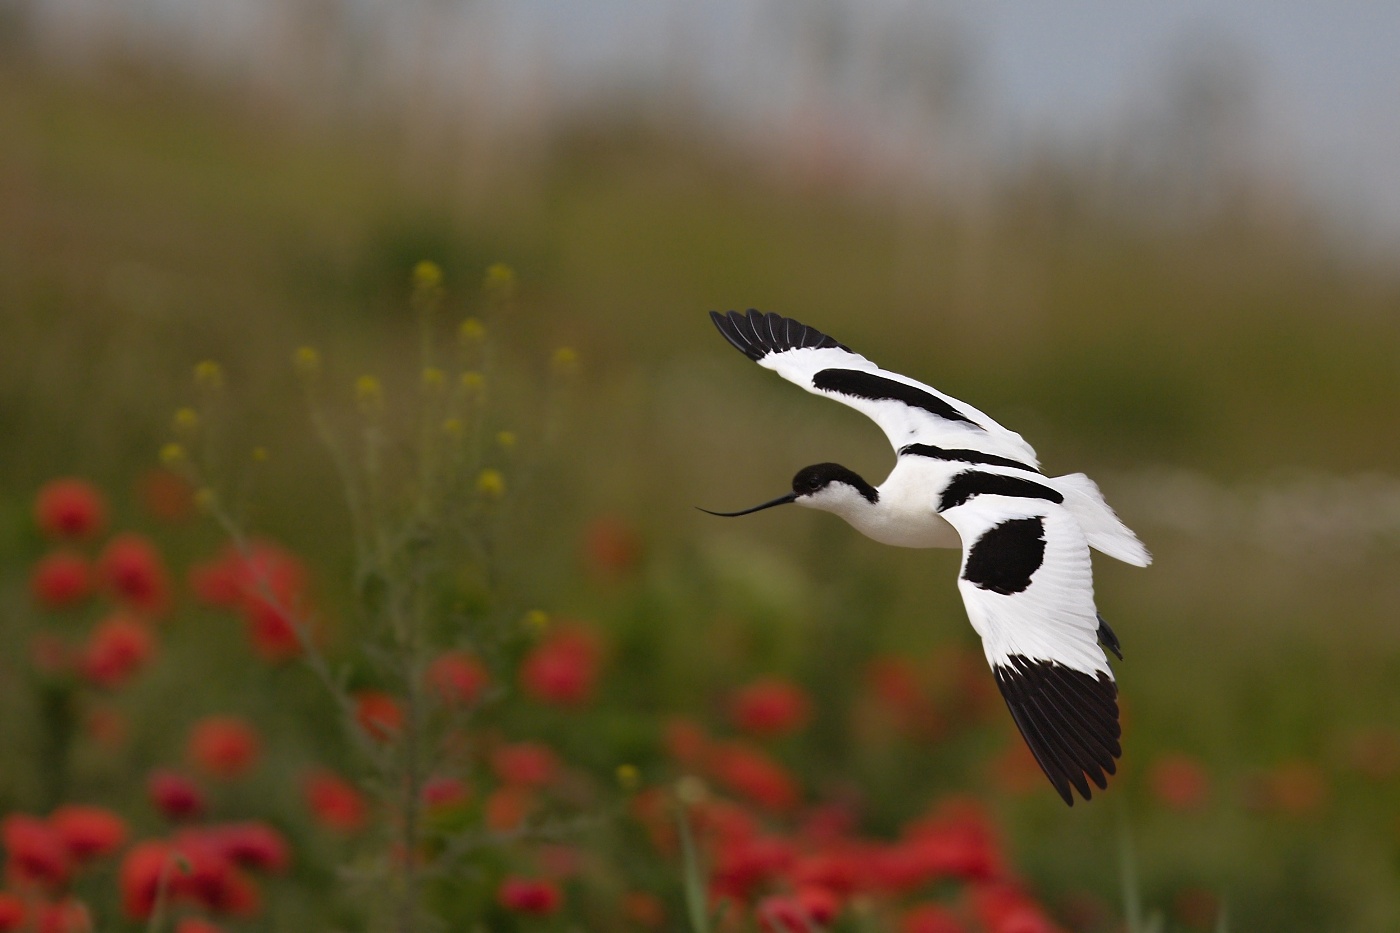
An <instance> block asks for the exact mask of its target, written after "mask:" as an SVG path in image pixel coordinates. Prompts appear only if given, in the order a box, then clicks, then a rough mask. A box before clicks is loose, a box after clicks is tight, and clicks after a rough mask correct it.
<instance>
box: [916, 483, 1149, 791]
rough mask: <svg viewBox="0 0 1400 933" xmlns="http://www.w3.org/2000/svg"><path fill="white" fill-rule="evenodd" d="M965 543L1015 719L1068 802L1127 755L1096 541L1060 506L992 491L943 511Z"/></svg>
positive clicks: (981, 626)
mask: <svg viewBox="0 0 1400 933" xmlns="http://www.w3.org/2000/svg"><path fill="white" fill-rule="evenodd" d="M941 514H942V515H943V517H944V518H945V519H947V520H948V522H949V523H950V524H952V525H953V527H954V528H956V529H957V530H958V534H959V535H960V536H961V537H962V542H963V559H962V566H961V568H960V571H959V574H958V589H959V591H960V592H961V593H962V597H963V603H964V604H965V605H966V606H967V614H968V618H969V619H970V620H971V622H972V627H973V628H974V629H976V631H977V634H978V635H980V636H981V637H982V646H983V650H984V651H985V652H986V656H987V662H988V663H989V664H990V665H991V667H992V672H993V674H994V675H995V676H996V681H997V686H998V687H999V688H1000V689H1001V695H1002V697H1004V698H1005V700H1006V705H1007V707H1008V708H1009V709H1010V710H1011V716H1012V719H1014V720H1015V722H1016V727H1017V728H1018V729H1019V730H1020V732H1021V735H1022V737H1023V738H1025V740H1026V744H1027V745H1029V746H1030V749H1031V752H1032V753H1033V754H1034V755H1035V759H1036V761H1037V762H1039V764H1040V767H1041V769H1042V770H1044V772H1045V774H1046V776H1047V777H1048V778H1049V779H1050V782H1051V783H1052V784H1053V785H1054V786H1055V789H1056V790H1057V791H1058V792H1059V794H1060V796H1061V797H1063V798H1064V800H1065V803H1068V804H1070V805H1073V803H1074V795H1073V794H1072V793H1071V788H1073V789H1074V790H1077V791H1079V794H1080V796H1082V797H1083V798H1084V799H1086V800H1087V799H1089V797H1090V795H1091V791H1090V788H1089V783H1090V782H1093V783H1094V784H1096V785H1098V786H1099V787H1100V788H1103V787H1106V786H1107V780H1108V779H1107V776H1108V775H1110V774H1113V773H1114V771H1115V770H1116V766H1115V764H1114V761H1115V759H1117V758H1118V757H1119V755H1121V754H1122V749H1121V747H1120V745H1119V742H1118V739H1119V736H1120V735H1121V730H1120V728H1119V724H1118V687H1117V684H1116V683H1115V682H1114V679H1113V672H1112V671H1111V670H1110V669H1109V666H1108V659H1107V658H1106V657H1105V656H1104V653H1103V651H1102V649H1100V647H1099V644H1098V630H1099V625H1100V621H1099V618H1098V613H1097V612H1096V611H1095V608H1094V584H1093V577H1092V572H1091V567H1090V562H1089V546H1088V544H1087V542H1086V541H1085V538H1084V533H1083V532H1082V531H1081V530H1080V528H1079V525H1078V523H1077V522H1076V521H1075V520H1074V517H1073V516H1072V515H1070V514H1069V513H1068V512H1067V511H1066V510H1065V509H1064V507H1063V506H1062V505H1060V504H1058V503H1056V502H1053V501H1049V500H1046V499H1041V498H1037V497H1035V496H1026V497H1020V496H1016V495H1005V494H995V493H990V492H989V493H986V494H982V495H974V496H972V497H971V498H968V499H966V500H964V501H961V502H957V504H953V505H951V506H948V507H946V508H944V509H942V510H941Z"/></svg>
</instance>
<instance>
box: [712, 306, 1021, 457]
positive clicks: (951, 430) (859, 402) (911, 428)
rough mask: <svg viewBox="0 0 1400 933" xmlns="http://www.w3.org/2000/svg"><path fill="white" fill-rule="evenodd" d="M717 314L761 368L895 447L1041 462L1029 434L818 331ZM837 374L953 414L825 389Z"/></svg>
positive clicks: (770, 318)
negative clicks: (840, 409) (855, 415)
mask: <svg viewBox="0 0 1400 933" xmlns="http://www.w3.org/2000/svg"><path fill="white" fill-rule="evenodd" d="M711 317H712V318H713V319H714V322H715V326H716V327H718V328H719V331H720V333H722V334H723V335H724V336H725V338H726V339H727V340H728V341H729V342H730V343H732V344H733V345H734V346H735V347H737V348H738V349H740V350H741V351H743V352H744V353H745V354H746V355H748V357H749V358H750V359H752V360H754V361H756V362H757V363H758V364H759V365H760V366H762V367H764V368H766V369H771V370H773V371H774V372H775V373H777V374H778V375H780V376H782V377H783V378H784V379H786V380H788V381H789V382H792V383H794V384H796V385H799V386H801V387H802V388H804V389H806V390H807V391H808V392H811V393H813V394H816V395H822V396H825V397H826V398H829V399H833V400H835V401H838V402H840V403H841V404H843V405H848V406H850V407H851V408H854V409H855V410H856V411H859V412H860V413H861V414H863V415H865V416H866V417H868V418H870V419H871V420H872V421H874V422H875V423H876V424H877V425H879V427H880V430H882V431H884V432H885V436H886V437H888V438H889V440H890V443H891V444H892V445H893V446H894V448H895V450H899V449H900V448H902V447H905V446H907V445H909V444H927V445H931V446H935V447H955V448H966V449H971V450H979V451H982V452H983V453H988V454H994V455H997V456H1002V457H1009V458H1012V459H1015V460H1018V461H1020V462H1023V463H1025V464H1027V465H1028V466H1032V467H1035V466H1039V461H1038V460H1037V458H1036V454H1035V450H1034V448H1032V447H1031V445H1030V444H1028V443H1026V441H1025V438H1023V437H1021V435H1019V434H1017V433H1016V432H1015V431H1011V430H1008V429H1007V428H1004V427H1002V426H1001V425H1000V424H998V423H997V422H996V421H995V420H993V419H992V418H991V417H989V416H988V415H987V414H986V413H985V412H982V411H979V410H977V409H976V408H973V407H972V406H971V405H968V404H967V403H966V402H962V401H959V400H958V399H955V398H953V397H952V396H950V395H945V394H944V393H942V392H939V391H938V390H937V389H934V388H932V387H931V386H927V385H924V384H923V383H922V382H918V381H916V380H914V379H910V378H909V377H908V376H903V375H900V374H899V373H894V372H890V371H889V370H885V369H881V368H880V367H879V366H876V365H875V364H874V363H872V362H871V361H870V360H868V359H866V358H865V357H863V356H861V355H860V354H859V353H856V352H855V351H854V350H851V349H850V348H848V347H845V346H842V345H841V344H838V343H837V342H836V341H835V340H833V339H832V338H830V337H827V336H826V335H825V334H822V333H821V332H820V331H817V330H816V329H815V328H812V327H808V326H807V325H804V324H801V323H800V322H798V321H794V320H792V319H791V318H784V317H779V316H778V315H776V314H760V313H759V312H757V311H749V312H748V313H747V314H740V313H739V312H737V311H730V312H729V313H728V314H727V315H722V314H719V313H718V312H711ZM832 371H836V372H838V373H839V372H841V371H848V372H853V373H858V374H866V375H868V376H873V377H876V379H878V380H880V381H882V382H883V383H887V384H893V385H894V386H897V387H907V388H908V389H910V390H913V393H915V394H917V393H923V394H924V395H927V396H931V397H932V399H935V400H937V401H936V403H934V404H933V405H932V406H931V407H934V408H937V407H940V406H939V404H938V403H941V405H942V406H947V409H948V410H949V411H950V412H951V413H953V414H954V415H955V417H951V418H950V417H942V416H940V415H938V414H936V413H934V412H933V411H930V410H927V409H926V408H921V407H918V406H917V405H915V404H910V403H909V402H907V401H900V400H897V399H891V398H885V399H879V398H869V397H862V396H860V395H855V394H850V393H847V392H841V391H836V390H833V389H829V388H823V387H821V385H819V380H818V377H819V374H822V373H830V372H832ZM962 419H966V420H962Z"/></svg>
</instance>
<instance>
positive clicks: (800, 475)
mask: <svg viewBox="0 0 1400 933" xmlns="http://www.w3.org/2000/svg"><path fill="white" fill-rule="evenodd" d="M832 483H845V484H846V485H847V486H850V487H852V488H854V489H855V490H856V492H858V493H860V494H861V495H862V496H864V497H865V499H866V501H868V502H870V503H872V504H873V503H874V502H875V501H876V500H878V499H879V498H880V493H879V492H878V491H877V490H876V489H875V487H874V486H872V485H870V484H869V483H867V482H866V481H865V480H864V479H863V478H862V477H861V476H860V474H858V473H856V472H855V471H854V470H848V469H846V468H845V467H843V466H842V465H841V464H839V463H815V464H813V465H812V466H809V467H803V468H802V469H800V470H798V471H797V475H796V476H794V477H793V478H792V491H793V492H794V493H795V494H796V495H798V496H810V495H812V494H814V493H818V492H821V491H822V490H823V489H825V488H826V487H828V486H830V485H831V484H832Z"/></svg>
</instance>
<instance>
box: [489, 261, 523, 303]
mask: <svg viewBox="0 0 1400 933" xmlns="http://www.w3.org/2000/svg"><path fill="white" fill-rule="evenodd" d="M481 287H482V290H483V291H484V292H486V297H487V299H488V300H490V301H492V302H495V303H498V304H499V303H504V302H507V301H510V300H511V299H512V298H514V297H515V270H514V269H512V268H511V267H510V266H508V265H506V264H505V263H503V262H497V263H493V264H492V265H491V267H490V268H489V269H487V270H486V280H485V281H484V282H482V285H481Z"/></svg>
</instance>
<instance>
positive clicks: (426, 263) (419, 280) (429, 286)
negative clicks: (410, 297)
mask: <svg viewBox="0 0 1400 933" xmlns="http://www.w3.org/2000/svg"><path fill="white" fill-rule="evenodd" d="M413 287H414V288H415V289H417V290H418V291H428V290H434V289H439V288H442V267H441V266H439V265H438V264H437V263H435V262H433V261H432V260H431V259H424V260H423V261H422V262H420V263H418V265H416V266H414V267H413Z"/></svg>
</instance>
